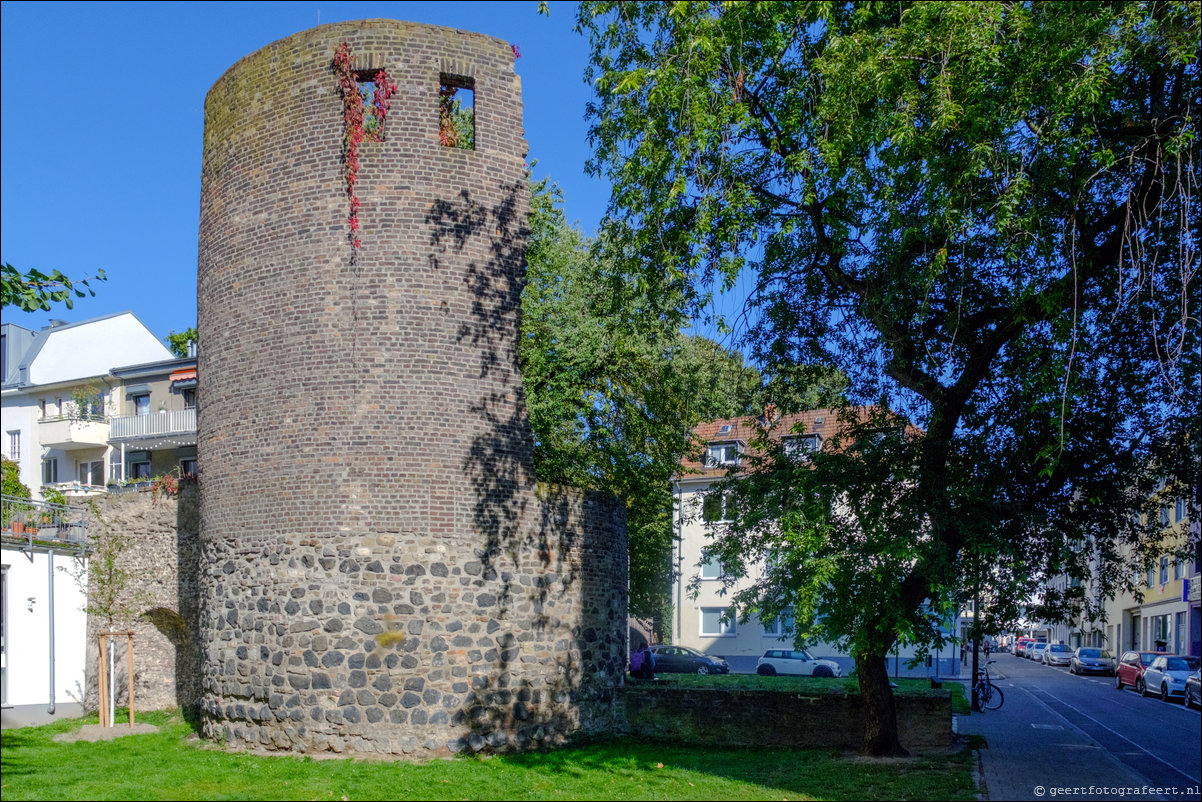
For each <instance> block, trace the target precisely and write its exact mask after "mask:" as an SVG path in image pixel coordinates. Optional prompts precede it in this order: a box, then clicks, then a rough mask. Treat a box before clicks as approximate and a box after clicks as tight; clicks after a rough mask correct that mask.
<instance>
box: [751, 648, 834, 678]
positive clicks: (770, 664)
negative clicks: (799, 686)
mask: <svg viewBox="0 0 1202 802" xmlns="http://www.w3.org/2000/svg"><path fill="white" fill-rule="evenodd" d="M842 671H843V670H842V669H841V668H840V667H839V664H838V663H836V662H835V661H834V660H818V659H816V658H814V656H813V655H811V654H810V653H809V652H806V651H798V650H793V649H769V650H768V651H766V652H764V656H763V657H761V658H760V661H759V663H758V664H757V665H756V668H755V673H757V674H759V675H760V676H761V677H775V676H776V675H777V674H789V675H791V676H799V677H838V676H840V675H841V674H842Z"/></svg>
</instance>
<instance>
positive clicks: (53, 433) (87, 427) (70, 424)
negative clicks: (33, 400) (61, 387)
mask: <svg viewBox="0 0 1202 802" xmlns="http://www.w3.org/2000/svg"><path fill="white" fill-rule="evenodd" d="M193 428H195V425H194V426H193ZM38 441H39V442H40V443H41V444H42V445H43V446H45V447H46V448H58V449H62V450H63V451H71V450H73V449H79V448H97V447H100V448H103V447H104V446H107V445H108V442H109V424H108V422H107V421H106V420H105V419H104V418H103V417H102V416H99V415H88V416H86V417H82V418H81V417H55V418H42V419H41V420H40V421H38Z"/></svg>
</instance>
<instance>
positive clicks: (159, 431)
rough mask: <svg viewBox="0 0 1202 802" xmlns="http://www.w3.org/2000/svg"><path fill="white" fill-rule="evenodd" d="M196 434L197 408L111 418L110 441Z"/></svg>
mask: <svg viewBox="0 0 1202 802" xmlns="http://www.w3.org/2000/svg"><path fill="white" fill-rule="evenodd" d="M181 434H196V408H195V407H193V408H192V409H176V410H171V411H169V412H156V413H152V414H150V415H124V416H122V417H119V418H109V440H138V439H141V438H144V437H163V436H166V435H181Z"/></svg>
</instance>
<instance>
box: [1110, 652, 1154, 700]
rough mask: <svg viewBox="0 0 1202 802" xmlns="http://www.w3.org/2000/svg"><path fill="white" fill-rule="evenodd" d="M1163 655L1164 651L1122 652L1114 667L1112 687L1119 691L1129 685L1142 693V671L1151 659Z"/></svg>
mask: <svg viewBox="0 0 1202 802" xmlns="http://www.w3.org/2000/svg"><path fill="white" fill-rule="evenodd" d="M1163 655H1164V652H1123V656H1122V657H1120V658H1119V663H1118V665H1117V666H1115V669H1114V687H1116V688H1118V689H1119V690H1120V691H1121V690H1122V689H1123V686H1124V685H1130V686H1131V687H1132V688H1135V690H1137V691H1139V692H1140V693H1143V692H1144V672H1145V671H1147V670H1148V666H1150V665H1152V661H1153V660H1155V659H1156V658H1157V657H1161V656H1163Z"/></svg>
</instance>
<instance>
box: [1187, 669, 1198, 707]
mask: <svg viewBox="0 0 1202 802" xmlns="http://www.w3.org/2000/svg"><path fill="white" fill-rule="evenodd" d="M1194 705H1197V706H1198V707H1199V708H1202V675H1200V674H1199V672H1198V671H1195V672H1194V673H1193V674H1190V675H1189V676H1188V677H1186V678H1185V706H1186V707H1193V706H1194Z"/></svg>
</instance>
